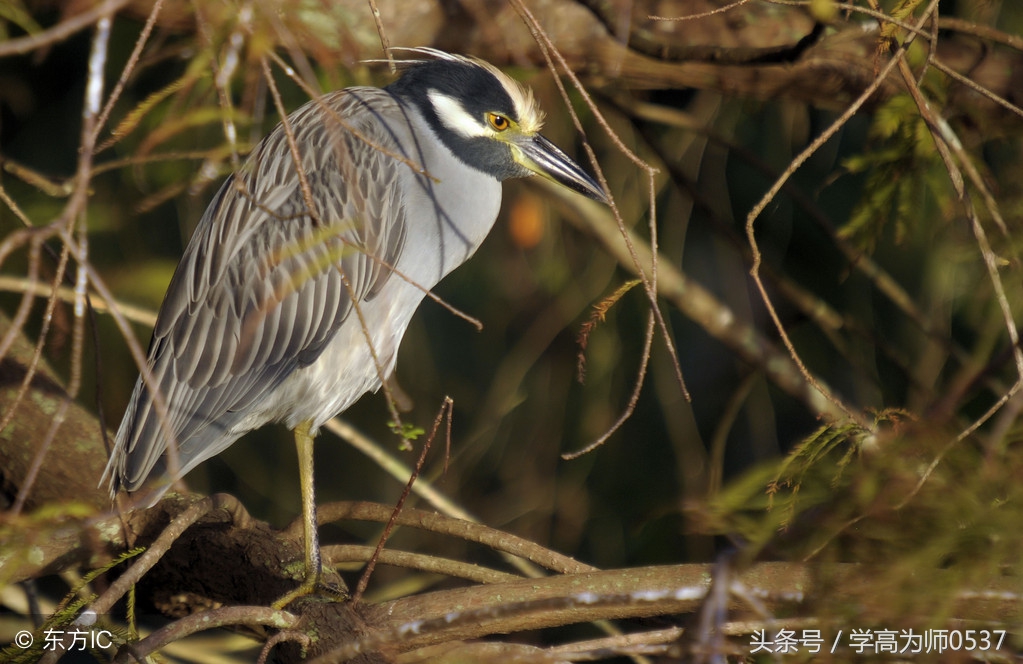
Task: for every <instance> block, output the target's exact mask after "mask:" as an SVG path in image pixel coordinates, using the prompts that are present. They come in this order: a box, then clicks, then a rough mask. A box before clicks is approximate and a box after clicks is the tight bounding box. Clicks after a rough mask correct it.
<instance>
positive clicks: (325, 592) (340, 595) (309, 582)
mask: <svg viewBox="0 0 1023 664" xmlns="http://www.w3.org/2000/svg"><path fill="white" fill-rule="evenodd" d="M328 576H330V577H332V578H330V579H329V580H328V579H324V578H323V575H322V574H320V572H319V571H317V572H316V573H315V574H308V575H307V576H306V578H305V579H304V580H303V581H302V585H300V586H299V587H297V588H295V589H294V590H291V591H289V592H288V593H286V594H284V595H283V596H282V597H281V598H280V599H278V600H277V601H275V602H274V603H273V604H271V605H270V606H271V607H273V608H274V609H283V608H284V607H286V606H288V605H289V604H291V603H292V602H294V601H295V600H297V599H300V598H302V597H308V596H310V595H317V596H319V597H322V598H324V599H326V600H329V601H331V602H344V601H347V600H348V599H349V598H350V597H351V596H350V595H349V594H348V587H347V586H346V585H345V582H344V581H342V580H341V578H340V577H339V576H337V575H336V574H330V575H328ZM335 580H336V581H337V582H336V583H335V582H334V581H335Z"/></svg>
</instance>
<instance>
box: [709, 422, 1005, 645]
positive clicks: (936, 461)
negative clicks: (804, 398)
mask: <svg viewBox="0 0 1023 664" xmlns="http://www.w3.org/2000/svg"><path fill="white" fill-rule="evenodd" d="M991 452H992V451H990V450H984V449H982V448H980V447H979V446H978V445H976V444H975V443H974V442H971V441H969V440H957V439H956V438H955V437H954V436H952V435H950V434H949V433H948V432H945V431H940V430H934V429H931V428H929V427H928V426H927V425H926V424H924V423H920V422H917V421H914V420H911V419H908V417H907V415H906V414H905V413H902V412H899V411H887V412H884V413H880V414H879V415H878V416H877V421H876V423H875V426H874V428H873V430H871V431H867V430H864V429H862V428H860V427H858V426H853V425H848V424H845V425H838V426H825V427H821V428H820V429H819V430H818V431H816V432H815V433H814V434H813V435H811V436H810V437H808V438H807V439H806V440H804V441H803V442H802V443H801V444H799V445H798V446H797V447H796V448H795V449H794V450H793V451H792V452H791V453H790V454H789V455H788V456H787V457H786V458H785V459H783V460H781V461H779V462H777V463H774V464H767V465H764V466H761V467H758V468H756V469H754V470H753V471H751V472H749V473H747V474H746V475H744V476H743V477H741V478H739V479H738V480H736V481H734V482H732V483H731V484H730V485H729V486H728V487H727V488H726V489H725V490H724V491H722V492H721V493H720V494H719V495H717V496H715V497H713V498H712V499H711V500H710V501H709V502H708V505H707V506H706V508H705V511H699V512H697V513H696V515H697V516H699V517H700V520H699V523H700V527H701V528H705V529H706V530H707V532H710V533H714V534H725V535H729V536H732V537H733V538H739V539H740V540H742V541H743V542H744V543H746V544H747V545H748V546H747V547H746V548H745V549H744V550H743V552H742V555H743V556H744V558H745V559H747V560H752V559H755V558H757V557H758V556H762V555H764V553H765V552H766V551H769V552H770V553H769V555H770V556H771V557H781V558H783V559H788V560H808V561H817V562H820V563H825V562H836V563H837V562H841V563H850V562H854V563H858V564H859V565H860V566H861V567H860V569H861V570H862V572H863V573H862V575H860V574H859V573H858V574H857V578H858V579H859V578H862V580H863V582H862V583H863V588H862V597H861V598H860V599H859V603H848V598H845V600H844V601H845V602H846V603H845V604H843V605H842V606H838V605H836V606H831V607H826V608H825V612H832V613H839V614H841V616H842V619H843V620H855V615H862V616H869V619H870V620H871V621H877V622H878V624H882V623H884V622H885V621H889V622H888V624H890V625H892V624H907V622H906V621H910V623H908V624H933V625H940V624H941V622H942V620H944V619H947V618H948V617H950V616H952V615H954V610H955V608H956V606H957V603H958V602H959V601H960V596H959V594H958V593H959V591H960V590H961V591H963V592H969V591H973V590H976V589H978V588H986V587H1002V586H1000V585H999V584H1003V583H1004V577H1003V572H1004V570H1005V569H1006V566H1009V565H1014V564H1016V562H1017V559H1018V552H1019V551H1020V550H1023V533H1021V532H1020V530H1019V527H1018V524H1019V523H1020V521H1021V520H1023V487H1021V485H1020V482H1019V480H1018V478H1019V477H1020V473H1021V472H1023V446H1019V445H1016V446H1014V447H1012V448H1010V449H1008V450H1006V451H1005V454H1004V455H999V454H992V453H991ZM816 569H817V570H818V572H819V573H820V574H821V575H822V577H823V578H822V579H821V582H822V583H827V582H828V581H827V577H828V576H829V575H832V574H836V573H837V572H835V571H834V570H835V568H834V567H830V566H828V565H820V566H817V568H816ZM850 612H854V613H855V615H852V614H850ZM978 615H982V614H978ZM861 619H862V618H861ZM990 619H994V618H990Z"/></svg>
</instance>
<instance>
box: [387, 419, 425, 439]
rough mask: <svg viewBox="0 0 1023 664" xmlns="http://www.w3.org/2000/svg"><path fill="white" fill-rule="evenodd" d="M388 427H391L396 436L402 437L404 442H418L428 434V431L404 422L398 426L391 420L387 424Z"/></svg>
mask: <svg viewBox="0 0 1023 664" xmlns="http://www.w3.org/2000/svg"><path fill="white" fill-rule="evenodd" d="M387 426H388V427H390V429H391V432H392V433H394V434H395V435H396V436H400V437H401V439H402V441H413V440H418V439H419V437H420V436H422V435H423V434H425V433H426V429H424V428H423V427H421V426H417V425H415V424H412V423H411V422H402V423H401V424H398V423H397V422H394V421H393V420H391V421H388V422H387Z"/></svg>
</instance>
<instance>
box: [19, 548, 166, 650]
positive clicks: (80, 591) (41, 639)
mask: <svg viewBox="0 0 1023 664" xmlns="http://www.w3.org/2000/svg"><path fill="white" fill-rule="evenodd" d="M145 550H146V549H145V547H136V548H133V549H129V550H128V551H125V552H124V553H122V554H120V555H119V556H117V557H116V558H114V559H113V560H112V561H110V562H109V563H107V564H106V565H104V566H103V567H99V568H97V569H94V570H92V571H90V572H89V573H88V574H86V575H85V576H83V577H82V579H81V581H79V582H78V583H77V584H75V586H74V587H73V588H72V589H71V590H70V591H69V592H68V593H67V595H65V596H64V599H63V600H61V602H60V603H59V604H58V605H57V610H56V611H54V612H53V613H52V614H51V615H50V616H49V617H48V618H47V619H46V621H45V622H43V624H42V625H40V626H39V628H38V629H36V630H35V631H34V632H33V635H32V636H33V638H32V645H31V646H30V647H28V648H24V647H19V646H15V645H10V646H7V647H6V648H4V649H3V650H0V664H27V663H28V662H35V661H38V660H39V658H40V657H42V656H43V655H45V654H46V652H47V650H46V646H47V636H48V634H51V633H52V634H56V635H58V636H59V635H64V634H69V633H72V632H75V631H78V630H80V631H88V630H90V629H93V628H92V627H91V626H79V625H76V624H75V620H76V619H78V614H79V612H80V611H81V610H82V609H84V608H86V607H87V606H88V605H89V604H91V603H92V602H93V601H94V600H95V599H96V597H97V596H96V595H95V594H92V593H86V592H85V590H86V588H88V586H89V584H91V583H92V582H93V581H95V580H96V578H97V577H99V576H100V575H102V574H106V573H107V572H109V571H110V570H112V569H113V568H115V567H117V566H118V565H120V564H121V563H124V562H127V561H128V560H131V559H132V558H134V557H135V556H138V555H139V554H141V553H142V552H144V551H145ZM95 629H100V628H99V627H96V628H95ZM102 629H104V630H106V631H107V632H108V633H109V634H110V638H111V640H112V641H113V642H114V643H115V644H117V645H120V644H123V643H126V642H127V641H128V640H129V639H130V638H131V636H132V634H131V633H129V632H128V631H126V630H124V629H122V628H120V627H118V626H115V625H107V624H104V625H103V627H102Z"/></svg>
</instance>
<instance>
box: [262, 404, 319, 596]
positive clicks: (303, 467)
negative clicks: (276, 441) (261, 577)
mask: <svg viewBox="0 0 1023 664" xmlns="http://www.w3.org/2000/svg"><path fill="white" fill-rule="evenodd" d="M311 424H312V423H311V422H301V423H299V425H298V426H297V427H295V447H296V448H297V449H298V477H299V484H300V485H301V488H302V520H303V521H304V524H305V527H304V528H303V531H304V534H305V580H304V581H302V585H300V586H299V587H298V588H295V589H294V590H292V591H291V592H289V593H288V594H287V595H285V596H284V597H282V598H280V599H279V600H277V601H276V602H274V604H273V606H274V608H275V609H283V608H284V607H285V606H287V605H288V604H290V603H291V602H292V601H294V600H296V599H298V598H299V597H304V596H306V595H310V594H312V593H313V592H315V591H316V588H317V586H318V585H319V583H320V572H321V569H322V568H321V566H320V542H319V537H318V536H317V524H316V497H315V493H314V490H313V437H312V436H311V435H309V427H310V425H311Z"/></svg>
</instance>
